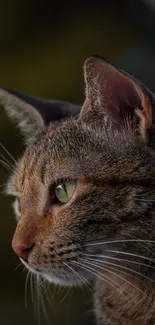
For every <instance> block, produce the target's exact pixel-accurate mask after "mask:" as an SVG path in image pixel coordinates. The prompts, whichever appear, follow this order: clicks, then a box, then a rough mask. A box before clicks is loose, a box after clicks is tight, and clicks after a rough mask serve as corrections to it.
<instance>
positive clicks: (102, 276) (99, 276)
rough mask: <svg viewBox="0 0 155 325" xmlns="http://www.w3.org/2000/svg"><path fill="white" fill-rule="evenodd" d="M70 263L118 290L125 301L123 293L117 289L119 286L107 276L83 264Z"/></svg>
mask: <svg viewBox="0 0 155 325" xmlns="http://www.w3.org/2000/svg"><path fill="white" fill-rule="evenodd" d="M72 262H73V263H75V264H77V265H78V266H79V267H81V268H82V269H84V270H85V271H87V272H90V273H91V274H93V275H94V276H97V277H98V278H99V279H101V280H103V281H105V282H107V283H108V284H109V285H110V286H112V287H113V288H114V289H116V290H118V291H119V293H120V294H122V295H123V296H124V297H125V298H126V299H127V297H126V296H125V295H124V293H123V291H122V290H120V289H119V287H120V286H119V285H118V284H117V283H116V282H115V281H114V280H112V279H110V278H109V277H108V276H107V275H105V274H102V273H101V272H98V271H96V270H95V269H94V268H92V267H90V266H88V265H86V264H84V263H79V262H77V261H72Z"/></svg>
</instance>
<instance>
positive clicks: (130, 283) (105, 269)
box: [80, 259, 149, 299]
mask: <svg viewBox="0 0 155 325" xmlns="http://www.w3.org/2000/svg"><path fill="white" fill-rule="evenodd" d="M80 260H82V261H84V262H85V263H88V264H89V265H93V266H96V267H98V268H99V269H102V270H104V271H108V272H109V273H111V274H112V275H114V276H117V277H118V278H120V279H121V280H123V281H124V282H126V283H127V284H129V285H130V286H132V287H133V288H134V289H136V291H139V292H140V293H142V294H143V295H144V296H145V297H146V298H148V299H149V297H148V296H147V295H146V294H145V293H144V292H143V291H142V290H140V289H139V288H138V287H137V286H135V285H134V284H133V283H132V282H130V281H128V280H127V279H125V278H123V277H122V276H121V275H119V274H117V273H116V272H114V271H111V270H109V268H108V267H105V266H100V265H98V264H96V263H93V262H92V261H91V262H90V261H87V260H85V259H80ZM103 264H104V263H103Z"/></svg>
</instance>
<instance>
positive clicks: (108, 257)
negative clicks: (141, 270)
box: [84, 253, 155, 269]
mask: <svg viewBox="0 0 155 325" xmlns="http://www.w3.org/2000/svg"><path fill="white" fill-rule="evenodd" d="M84 255H85V256H90V257H95V256H97V257H101V258H105V259H112V260H116V261H122V262H128V263H132V264H137V265H142V266H145V267H149V268H152V269H155V266H152V265H149V264H145V263H140V262H136V261H132V260H128V259H125V258H120V257H114V256H107V255H102V254H97V255H94V254H87V253H86V254H84Z"/></svg>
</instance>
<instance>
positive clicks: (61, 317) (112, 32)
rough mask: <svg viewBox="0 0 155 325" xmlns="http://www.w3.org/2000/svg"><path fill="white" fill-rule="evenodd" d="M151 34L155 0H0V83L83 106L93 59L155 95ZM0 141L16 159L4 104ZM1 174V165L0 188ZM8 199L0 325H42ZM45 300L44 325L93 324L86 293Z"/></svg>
mask: <svg viewBox="0 0 155 325" xmlns="http://www.w3.org/2000/svg"><path fill="white" fill-rule="evenodd" d="M154 35H155V0H122V1H120V0H117V1H116V0H107V1H106V0H105V1H104V0H102V1H96V2H95V1H92V2H91V1H89V2H87V1H69V0H66V1H59V0H57V1H51V2H50V1H49V2H47V3H46V1H44V2H43V1H41V2H40V3H39V1H34V0H31V1H29V0H27V1H21V0H14V1H12V0H10V1H1V3H0V86H2V87H8V88H14V89H17V90H20V91H23V92H27V93H29V94H31V95H36V96H40V97H41V96H42V97H49V98H57V99H66V100H70V101H73V102H76V103H82V101H83V98H84V88H83V70H82V68H83V62H84V60H85V58H86V57H87V56H89V55H91V54H99V55H102V56H104V57H105V58H106V59H107V60H109V61H111V62H113V63H115V64H116V65H117V66H118V67H120V68H123V69H125V70H127V71H128V72H130V73H132V74H133V75H134V76H136V77H137V78H140V79H141V80H142V81H143V82H144V83H145V84H146V85H147V86H149V87H150V89H151V90H152V91H154V92H155V37H154ZM0 141H1V143H2V144H3V145H5V146H6V148H7V149H8V150H9V151H10V152H11V154H12V155H13V156H14V157H15V158H17V157H18V156H19V155H20V154H21V152H22V150H23V144H22V140H21V137H20V135H19V131H18V130H17V129H15V128H14V126H13V125H12V124H11V123H10V122H9V121H8V119H7V117H6V116H5V113H4V110H3V108H2V107H0ZM0 153H2V151H0ZM3 154H4V153H3ZM7 177H8V172H7V171H6V170H5V169H4V168H3V167H1V166H0V187H1V191H2V190H3V186H4V184H5V181H6V180H7ZM11 201H12V200H11V198H8V197H5V196H4V195H3V194H1V195H0V241H1V242H0V324H1V325H35V324H40V325H45V324H47V320H46V317H44V313H43V312H42V311H40V316H39V314H38V312H37V311H36V312H34V310H33V309H35V308H36V309H37V298H36V299H35V300H36V303H35V302H33V301H32V300H33V299H31V290H30V281H28V293H27V305H26V306H25V294H24V287H25V279H26V272H25V271H23V267H21V266H19V267H18V265H19V260H18V258H16V256H15V254H14V253H13V252H12V249H11V239H12V235H13V232H14V229H15V225H16V222H15V220H14V216H13V211H12V208H11ZM32 281H33V279H32ZM50 295H51V296H52V297H51V298H50V304H51V306H49V304H48V303H47V302H45V307H46V309H47V313H48V317H49V320H50V321H49V324H53V325H58V324H61V325H73V324H74V325H76V324H90V325H91V324H94V320H93V316H92V297H91V294H90V293H89V290H83V292H82V290H81V289H71V290H70V291H69V292H67V290H66V289H63V290H59V288H56V289H55V287H54V286H51V287H50V288H49V296H50ZM40 305H41V302H40ZM42 305H43V304H42ZM42 307H43V306H42ZM42 307H39V309H40V310H41V309H43V308H42ZM34 314H36V315H38V316H36V317H35V315H34ZM39 317H40V323H39Z"/></svg>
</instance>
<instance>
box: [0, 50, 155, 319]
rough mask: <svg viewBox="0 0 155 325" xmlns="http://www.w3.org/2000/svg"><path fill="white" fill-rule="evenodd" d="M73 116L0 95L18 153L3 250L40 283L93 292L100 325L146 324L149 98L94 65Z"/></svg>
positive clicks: (60, 106)
mask: <svg viewBox="0 0 155 325" xmlns="http://www.w3.org/2000/svg"><path fill="white" fill-rule="evenodd" d="M84 78H85V101H84V104H83V105H82V107H80V106H77V105H74V104H71V103H66V102H60V101H46V100H41V99H34V98H33V97H29V96H27V95H24V94H19V93H18V92H16V91H10V90H4V89H1V90H0V101H1V103H2V104H3V105H4V106H5V108H6V111H7V113H8V114H9V116H10V117H12V118H13V119H14V120H16V121H17V122H18V123H19V127H20V129H21V131H22V133H23V134H24V136H25V139H26V150H25V152H24V154H23V155H22V157H21V159H20V160H19V161H18V163H17V164H16V166H15V169H14V172H13V174H12V175H11V177H10V179H9V182H8V185H7V192H8V194H11V195H13V196H14V197H15V213H16V216H17V227H16V231H15V234H14V238H13V242H12V246H13V249H14V251H15V252H16V253H17V255H18V256H19V257H20V259H21V262H22V263H23V264H24V265H25V266H26V267H27V268H28V269H29V270H30V271H31V272H33V273H36V274H38V275H41V276H42V277H44V278H45V279H46V280H47V281H50V282H55V283H60V284H62V285H75V284H79V283H80V285H83V284H84V283H85V282H89V281H93V283H94V291H95V294H94V306H95V308H94V310H95V316H96V321H97V324H99V325H153V324H155V258H154V255H155V254H154V252H155V250H154V248H155V214H154V211H155V137H154V134H155V97H154V94H152V93H151V92H150V91H149V90H148V89H147V88H146V87H145V86H143V85H142V84H141V83H140V82H139V81H137V80H135V79H134V78H133V77H131V76H130V75H129V74H127V73H125V72H124V71H122V70H119V69H117V68H115V67H114V66H113V65H111V64H110V63H108V62H106V61H105V60H103V59H102V58H100V57H95V56H94V57H90V58H88V59H87V60H86V61H85V64H84Z"/></svg>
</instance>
